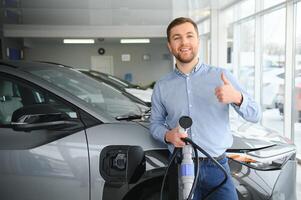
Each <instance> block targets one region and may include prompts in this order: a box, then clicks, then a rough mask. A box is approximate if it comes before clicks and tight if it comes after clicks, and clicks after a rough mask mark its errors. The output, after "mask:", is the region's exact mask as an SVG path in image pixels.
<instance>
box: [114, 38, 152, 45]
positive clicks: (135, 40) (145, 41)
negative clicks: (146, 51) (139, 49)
mask: <svg viewBox="0 0 301 200" xmlns="http://www.w3.org/2000/svg"><path fill="white" fill-rule="evenodd" d="M120 43H121V44H137V43H150V40H149V39H121V40H120Z"/></svg>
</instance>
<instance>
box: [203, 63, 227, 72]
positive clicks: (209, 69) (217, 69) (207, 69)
mask: <svg viewBox="0 0 301 200" xmlns="http://www.w3.org/2000/svg"><path fill="white" fill-rule="evenodd" d="M202 67H203V68H204V71H205V72H206V73H218V74H220V73H222V72H224V73H228V72H229V70H228V69H226V68H224V67H219V66H214V65H209V64H203V66H202Z"/></svg>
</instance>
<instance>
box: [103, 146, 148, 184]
mask: <svg viewBox="0 0 301 200" xmlns="http://www.w3.org/2000/svg"><path fill="white" fill-rule="evenodd" d="M99 162H100V163H99V171H100V174H101V175H102V177H103V178H104V180H105V181H106V182H108V183H121V184H123V183H128V184H130V183H135V182H137V181H138V180H139V179H140V178H141V176H142V175H143V174H144V172H145V154H144V151H143V149H142V148H141V147H140V146H129V145H110V146H106V147H105V148H103V150H102V151H101V154H100V161H99Z"/></svg>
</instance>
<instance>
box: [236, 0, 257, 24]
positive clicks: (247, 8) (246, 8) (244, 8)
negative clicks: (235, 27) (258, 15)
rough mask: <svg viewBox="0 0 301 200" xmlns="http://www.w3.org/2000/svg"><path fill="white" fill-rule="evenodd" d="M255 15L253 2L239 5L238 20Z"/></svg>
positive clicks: (248, 0)
mask: <svg viewBox="0 0 301 200" xmlns="http://www.w3.org/2000/svg"><path fill="white" fill-rule="evenodd" d="M254 13H255V1H254V0H246V1H243V2H241V3H240V5H239V18H240V19H241V18H244V17H247V16H249V15H252V14H254Z"/></svg>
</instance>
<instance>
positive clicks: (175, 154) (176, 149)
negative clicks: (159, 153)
mask: <svg viewBox="0 0 301 200" xmlns="http://www.w3.org/2000/svg"><path fill="white" fill-rule="evenodd" d="M179 151H180V148H175V149H174V150H173V152H172V155H171V158H170V161H169V163H168V166H167V168H166V170H165V174H164V177H163V180H162V185H161V191H160V200H163V199H162V198H163V190H164V185H165V179H166V177H167V174H168V171H169V168H170V166H171V164H172V162H173V161H174V160H175V158H176V156H177V155H178V152H179Z"/></svg>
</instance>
